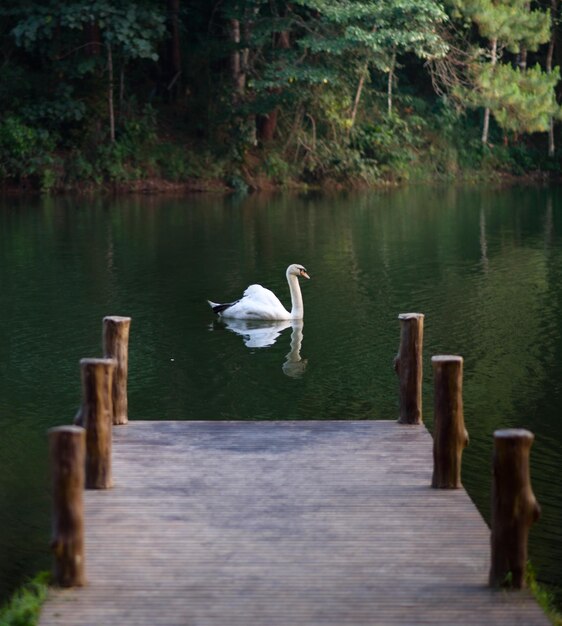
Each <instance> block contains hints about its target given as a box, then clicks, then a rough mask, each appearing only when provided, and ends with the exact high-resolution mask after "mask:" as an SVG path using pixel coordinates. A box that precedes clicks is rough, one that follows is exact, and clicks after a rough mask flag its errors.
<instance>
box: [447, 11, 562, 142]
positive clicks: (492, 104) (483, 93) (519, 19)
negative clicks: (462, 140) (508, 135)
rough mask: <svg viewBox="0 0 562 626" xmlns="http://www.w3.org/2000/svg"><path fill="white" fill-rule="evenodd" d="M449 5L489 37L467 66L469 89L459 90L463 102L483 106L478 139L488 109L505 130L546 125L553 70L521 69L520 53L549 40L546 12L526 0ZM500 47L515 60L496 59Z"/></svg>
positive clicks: (485, 131)
mask: <svg viewBox="0 0 562 626" xmlns="http://www.w3.org/2000/svg"><path fill="white" fill-rule="evenodd" d="M455 7H456V8H457V9H458V11H459V12H460V13H461V14H462V15H463V16H464V17H465V18H467V19H470V20H471V21H472V22H474V23H475V24H476V25H477V26H478V29H479V32H480V35H481V36H482V37H484V38H486V39H487V40H488V42H489V53H488V54H487V55H483V56H482V58H481V62H480V63H478V64H476V65H474V66H473V68H472V81H473V87H474V89H472V90H470V91H468V90H467V91H465V92H464V93H463V95H464V98H465V101H466V103H467V104H469V105H471V106H475V107H480V106H482V107H484V123H483V127H482V143H484V144H487V143H488V137H489V126H490V115H491V114H493V116H494V118H495V120H496V122H497V123H498V124H499V126H500V127H501V128H502V129H503V130H504V131H505V132H507V131H514V132H536V131H546V130H548V127H549V120H550V118H551V117H552V116H554V115H557V113H558V109H559V107H558V105H557V104H556V98H555V95H554V86H555V85H556V82H557V80H558V79H559V73H558V70H554V71H552V72H550V73H547V72H543V71H542V70H541V68H540V67H539V66H538V65H536V66H535V67H533V68H527V67H526V54H527V51H529V50H530V51H536V50H537V49H538V47H539V45H540V44H541V43H545V42H547V41H548V40H549V38H550V15H549V13H547V12H545V11H542V10H540V9H535V10H531V9H530V8H529V2H528V0H456V2H455ZM504 51H507V52H508V53H512V54H515V55H519V60H520V62H519V65H518V66H514V65H513V64H509V63H506V62H502V57H503V53H504Z"/></svg>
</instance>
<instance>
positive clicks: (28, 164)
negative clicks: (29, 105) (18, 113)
mask: <svg viewBox="0 0 562 626" xmlns="http://www.w3.org/2000/svg"><path fill="white" fill-rule="evenodd" d="M54 147H55V142H54V140H53V137H52V136H51V135H50V134H49V132H48V131H47V130H42V129H36V128H33V127H32V126H29V125H27V124H25V123H24V122H22V121H21V119H19V118H18V117H15V116H9V117H6V118H5V119H4V120H3V121H1V122H0V178H13V179H16V180H22V179H25V178H29V177H33V176H40V175H41V173H42V171H43V170H44V169H45V167H46V166H48V165H51V164H52V163H53V156H52V155H51V152H52V151H53V150H54Z"/></svg>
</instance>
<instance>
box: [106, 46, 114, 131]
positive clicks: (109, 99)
mask: <svg viewBox="0 0 562 626" xmlns="http://www.w3.org/2000/svg"><path fill="white" fill-rule="evenodd" d="M106 48H107V103H108V108H109V139H110V141H111V143H115V108H114V105H113V54H112V53H111V46H110V45H109V44H107V45H106Z"/></svg>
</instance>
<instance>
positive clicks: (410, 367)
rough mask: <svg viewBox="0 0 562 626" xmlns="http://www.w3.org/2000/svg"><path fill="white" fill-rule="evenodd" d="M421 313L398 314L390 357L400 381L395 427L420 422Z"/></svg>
mask: <svg viewBox="0 0 562 626" xmlns="http://www.w3.org/2000/svg"><path fill="white" fill-rule="evenodd" d="M423 318H424V316H423V314H422V313H402V314H400V315H399V316H398V319H399V320H400V348H399V350H398V354H397V355H396V357H395V358H394V371H395V372H396V373H397V374H398V379H399V381H400V392H399V393H400V399H399V402H400V415H399V417H398V423H399V424H421V423H422V372H423V370H422V350H423Z"/></svg>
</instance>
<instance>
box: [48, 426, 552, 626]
mask: <svg viewBox="0 0 562 626" xmlns="http://www.w3.org/2000/svg"><path fill="white" fill-rule="evenodd" d="M113 457H114V462H113V474H114V480H115V487H114V488H113V489H112V490H109V491H88V492H86V495H85V504H86V573H87V577H88V582H89V584H88V586H87V587H84V588H82V589H72V590H53V591H52V592H51V594H50V598H49V599H48V601H47V603H46V604H45V606H44V609H43V612H42V616H41V620H40V625H41V626H160V625H165V626H321V625H325V624H331V625H334V626H348V625H357V626H359V625H361V626H367V625H374V624H376V625H384V626H386V625H394V624H400V625H418V624H431V625H438V624H447V625H448V626H450V625H452V624H455V626H459V625H463V624H467V625H468V624H470V625H471V626H472V625H476V624H485V625H486V626H492V625H495V624H498V625H499V624H505V625H509V626H513V625H515V624H521V625H525V626H534V625H536V626H543V625H547V624H549V621H548V619H547V618H546V617H545V615H544V614H543V613H542V611H541V610H540V608H539V607H538V605H537V604H536V603H535V601H534V599H533V598H532V597H531V596H530V595H529V594H528V593H527V592H522V593H519V592H504V591H499V592H498V591H496V592H494V591H491V590H489V589H488V588H487V586H486V582H487V575H488V564H489V531H488V528H487V526H486V525H485V523H484V521H483V520H482V518H481V517H480V515H479V513H478V512H477V510H476V508H475V507H474V505H473V503H472V502H471V500H470V498H469V497H468V495H467V494H466V492H465V491H464V490H458V491H438V490H434V489H431V488H430V487H429V484H430V479H431V468H432V443H431V437H430V435H429V434H428V432H427V430H426V429H425V428H424V427H423V426H400V425H398V424H396V423H395V422H383V421H373V422H349V421H338V422H333V421H330V422H132V423H129V424H128V425H127V426H119V427H116V428H115V429H114V454H113Z"/></svg>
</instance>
